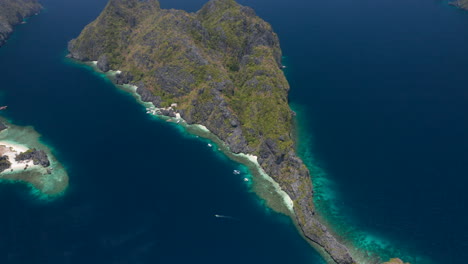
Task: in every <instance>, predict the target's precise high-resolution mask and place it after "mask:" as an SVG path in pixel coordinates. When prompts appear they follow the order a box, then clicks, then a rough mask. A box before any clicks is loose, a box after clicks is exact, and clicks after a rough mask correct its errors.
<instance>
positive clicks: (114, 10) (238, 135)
mask: <svg viewBox="0 0 468 264" xmlns="http://www.w3.org/2000/svg"><path fill="white" fill-rule="evenodd" d="M69 51H70V57H72V58H74V59H77V60H81V61H98V67H99V68H100V69H101V70H103V71H108V70H110V69H114V70H117V69H118V70H121V71H122V73H121V74H119V75H118V76H117V77H116V80H115V81H116V83H118V84H124V83H131V84H135V85H137V86H138V87H139V88H138V90H137V92H138V93H139V94H140V95H141V97H142V99H143V100H144V101H148V102H152V103H153V104H155V105H156V106H159V107H167V106H170V105H171V104H172V103H177V108H176V110H175V111H177V112H178V113H180V114H181V116H182V117H183V118H184V119H185V120H186V121H187V122H188V123H190V124H202V125H204V126H206V127H207V128H208V129H209V130H210V131H211V132H212V133H214V134H215V135H216V136H218V137H219V138H220V139H222V140H223V141H224V142H226V143H227V144H228V145H229V147H230V149H231V151H233V152H235V153H240V152H242V153H248V154H252V155H256V156H258V162H259V164H260V165H261V166H262V168H263V169H264V170H265V172H266V173H268V174H269V175H270V176H271V177H272V178H273V179H274V180H275V181H277V182H278V183H279V184H280V186H281V187H282V189H283V190H284V191H285V192H286V193H288V195H289V196H290V197H291V198H292V200H293V201H294V211H295V215H296V220H297V223H298V225H299V226H300V228H301V229H302V231H303V233H304V235H305V236H306V237H307V238H308V239H310V240H312V241H313V242H315V243H316V244H318V245H319V246H320V247H322V248H323V249H324V250H325V251H326V252H327V253H328V254H329V255H330V256H331V257H332V258H333V260H334V261H335V262H336V263H339V264H351V263H355V261H354V260H353V259H352V257H351V255H350V254H349V252H348V250H347V248H346V247H345V246H343V245H342V244H341V243H340V242H338V240H337V239H336V238H335V237H334V236H332V235H331V233H330V232H329V231H328V230H327V228H326V227H325V226H324V225H323V224H321V223H320V222H319V220H318V219H317V217H316V215H315V208H314V205H313V202H312V183H311V179H310V175H309V171H308V169H307V168H306V166H305V165H304V163H303V162H302V160H301V159H300V158H298V157H297V155H296V153H295V151H294V138H293V135H292V130H293V127H292V126H293V124H292V122H293V114H294V113H293V112H292V111H291V110H290V108H289V105H288V91H289V84H288V82H287V80H286V78H285V76H284V74H283V72H282V71H281V69H280V68H281V66H282V65H281V49H280V45H279V40H278V37H277V35H276V34H275V33H274V32H273V30H272V28H271V26H270V25H269V24H268V23H266V22H265V21H263V20H262V19H260V18H259V17H258V16H256V14H255V12H254V11H253V10H252V9H251V8H249V7H245V6H241V5H239V4H237V3H236V2H235V1H234V0H212V1H210V2H208V3H207V4H206V5H205V6H204V7H203V8H202V9H201V10H199V11H198V12H196V13H187V12H185V11H181V10H173V9H171V10H165V9H161V8H160V6H159V3H158V2H157V1H156V0H110V1H109V3H108V4H107V6H106V8H105V9H104V11H103V12H102V13H101V15H100V16H99V17H98V18H97V19H96V20H95V21H94V22H92V23H91V24H89V25H88V26H86V28H85V29H84V30H83V31H82V33H81V34H80V36H79V37H78V38H76V39H74V40H72V41H70V43H69ZM167 114H168V115H171V114H174V113H173V112H168V113H167Z"/></svg>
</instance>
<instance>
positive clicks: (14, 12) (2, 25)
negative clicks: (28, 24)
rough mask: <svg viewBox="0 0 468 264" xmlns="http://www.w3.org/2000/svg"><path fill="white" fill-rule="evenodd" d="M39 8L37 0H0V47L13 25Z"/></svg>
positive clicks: (36, 11)
mask: <svg viewBox="0 0 468 264" xmlns="http://www.w3.org/2000/svg"><path fill="white" fill-rule="evenodd" d="M40 10H41V5H40V4H39V3H38V1H37V0H0V47H1V46H2V45H3V44H5V42H6V40H7V39H8V37H9V36H10V34H11V33H12V32H13V26H15V25H17V24H19V23H21V22H22V21H23V19H25V18H26V17H29V16H31V15H33V14H35V13H38V12H39V11H40Z"/></svg>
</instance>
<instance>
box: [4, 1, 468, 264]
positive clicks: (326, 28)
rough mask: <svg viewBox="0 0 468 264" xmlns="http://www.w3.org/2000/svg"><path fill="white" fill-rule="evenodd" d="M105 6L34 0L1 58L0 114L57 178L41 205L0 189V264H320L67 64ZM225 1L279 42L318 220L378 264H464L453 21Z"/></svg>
mask: <svg viewBox="0 0 468 264" xmlns="http://www.w3.org/2000/svg"><path fill="white" fill-rule="evenodd" d="M105 2H106V1H104V0H98V1H91V0H89V1H72V0H67V1H56V0H45V1H44V5H45V6H46V7H47V10H46V11H45V12H44V13H43V14H41V15H40V16H37V17H33V18H31V19H30V21H29V22H28V24H26V25H21V26H20V27H18V30H17V32H16V34H15V35H14V36H13V38H12V39H11V40H10V41H9V43H8V44H7V45H6V46H5V47H3V48H1V49H0V72H1V74H2V75H1V76H2V85H1V95H2V97H1V98H0V99H1V102H2V104H8V105H9V110H8V111H7V112H6V115H7V117H8V118H9V119H11V120H13V122H15V123H17V124H19V125H32V126H33V127H34V128H35V130H37V131H38V132H39V133H40V134H42V135H43V138H42V140H43V141H44V142H45V143H46V144H47V145H49V146H50V147H51V148H52V149H53V151H54V153H55V154H56V156H57V157H58V158H59V159H60V161H61V162H62V163H63V164H64V165H65V166H66V168H67V169H68V171H69V176H70V178H71V183H70V188H69V190H68V192H67V194H66V195H65V196H64V197H62V198H60V199H58V200H56V201H55V202H53V203H46V204H45V203H43V202H36V200H35V198H34V197H33V196H30V195H29V190H28V189H27V187H25V186H23V185H9V184H8V185H0V188H1V192H0V193H1V199H2V205H1V207H0V210H2V214H3V215H4V216H5V217H2V218H1V219H0V223H1V225H0V234H1V236H0V245H1V246H2V247H1V253H2V254H0V257H1V258H2V261H4V262H5V263H83V262H92V263H98V262H100V263H154V262H158V263H186V262H189V261H190V262H203V263H215V262H216V263H219V261H220V260H222V261H223V262H224V263H266V262H269V263H321V262H322V260H321V258H320V257H319V256H318V255H317V254H316V253H315V252H314V251H313V250H312V249H311V248H310V247H309V246H308V245H307V243H305V242H304V241H303V240H302V238H301V237H300V236H299V235H298V234H297V232H296V230H295V229H294V227H293V226H292V224H291V223H290V221H289V220H288V219H287V218H286V217H284V216H282V215H279V214H276V213H274V212H272V211H270V210H265V208H264V205H263V203H262V202H261V201H260V200H259V199H258V197H257V196H256V195H255V194H253V193H251V192H250V191H251V189H250V187H249V186H248V185H246V184H245V183H244V182H243V181H242V179H241V178H239V177H235V176H234V175H232V170H233V169H236V168H239V165H238V164H236V163H233V162H231V161H229V160H228V159H226V158H224V157H223V156H222V155H220V154H219V153H217V152H216V151H213V149H212V148H208V147H207V146H206V144H207V142H205V141H202V140H200V139H197V138H195V137H192V136H188V135H187V136H183V135H186V134H184V132H183V131H180V129H179V128H177V127H175V126H172V125H170V124H167V123H165V122H157V121H155V120H154V118H151V117H149V116H148V115H146V114H145V109H144V107H142V106H141V105H139V104H138V103H137V102H136V101H135V100H134V98H133V97H132V96H130V95H128V94H127V93H125V92H123V91H120V90H118V89H116V88H115V87H114V86H113V85H112V84H111V83H110V82H109V81H107V80H106V79H104V78H102V76H100V75H99V74H96V73H93V72H92V71H90V70H89V69H86V68H83V67H77V66H76V65H71V64H69V63H67V61H66V60H65V59H64V58H63V56H64V54H65V49H66V44H67V41H68V40H70V39H71V38H73V37H75V36H76V35H77V34H78V33H79V31H80V30H81V29H82V27H83V26H84V25H86V24H87V23H89V22H90V21H92V20H93V19H94V18H95V17H96V16H97V15H98V14H99V12H100V10H101V9H102V8H103V6H104V4H105ZM203 2H204V1H201V0H200V1H190V2H187V1H183V0H174V1H171V2H170V3H169V2H168V1H162V5H163V6H166V7H175V8H185V9H188V10H196V9H197V8H198V7H199V6H201V5H202V4H203ZM241 3H243V4H247V5H250V6H253V7H254V8H255V9H256V10H257V13H258V14H259V15H261V16H262V17H264V18H265V19H266V20H268V21H269V22H271V23H272V25H273V27H274V28H275V30H276V31H277V32H278V34H279V36H280V39H281V41H282V47H283V51H284V55H285V63H286V64H287V65H288V69H287V71H286V72H287V75H288V80H289V81H290V83H291V87H292V90H291V96H290V101H291V102H292V103H293V107H294V109H295V110H296V111H297V112H298V123H299V132H300V136H299V139H300V141H299V142H300V144H299V154H300V155H301V156H302V157H303V158H304V160H305V162H306V163H307V164H308V166H309V168H310V169H311V171H312V172H313V177H314V182H315V183H316V184H315V186H314V188H315V191H316V194H317V195H316V197H315V200H316V202H317V205H318V208H319V210H320V211H321V212H322V214H323V216H324V218H326V219H327V220H328V221H329V222H330V223H332V224H333V226H334V228H335V230H336V231H337V233H339V234H340V235H342V236H343V237H344V238H346V239H347V240H348V241H349V243H351V244H354V245H356V246H358V247H362V248H371V249H372V250H371V251H370V252H371V253H372V254H374V255H376V256H379V257H383V258H386V257H389V256H392V257H403V258H404V259H405V260H406V261H411V262H412V263H413V264H414V263H429V262H428V260H426V259H423V257H426V256H427V257H429V258H430V259H431V261H434V262H435V263H464V262H463V261H464V259H466V256H465V254H466V252H468V251H467V250H466V249H468V244H467V242H466V241H468V233H467V232H465V231H464V229H463V226H464V223H465V222H467V221H468V219H467V215H466V214H465V213H464V211H465V210H464V209H465V208H466V202H467V201H468V199H467V196H466V194H465V193H466V192H464V186H465V183H466V182H465V180H464V179H465V177H464V175H466V173H467V172H468V171H467V168H466V162H467V157H468V155H467V152H466V150H467V149H468V148H467V147H468V146H467V145H466V142H468V141H467V140H466V135H467V132H468V128H467V127H466V126H467V124H468V122H466V116H467V112H468V110H467V108H466V105H467V104H466V98H468V97H467V93H466V89H465V87H466V85H465V84H466V83H467V81H468V80H467V78H468V76H467V75H466V72H467V68H468V67H467V65H466V61H468V60H467V57H468V51H466V50H465V49H464V47H465V46H466V45H465V43H467V41H468V35H467V34H465V33H466V30H467V28H468V14H467V13H466V12H461V11H459V10H456V9H453V8H451V7H449V6H447V5H446V3H442V2H438V1H437V2H434V1H433V2H427V1H422V0H411V1H402V0H399V1H378V2H375V1H359V2H355V1H348V0H339V1H332V2H330V1H328V2H327V1H325V2H324V1H304V0H293V1H292V2H291V1H289V2H284V1H271V0H270V1H266V0H251V1H247V0H244V1H241ZM64 22H67V23H64ZM64 24H66V26H64ZM465 76H467V77H465ZM214 214H223V215H229V216H233V217H235V218H236V219H241V221H238V222H230V221H224V220H225V219H223V221H218V220H220V219H216V218H215V217H213V216H214ZM38 245H40V246H39V247H38Z"/></svg>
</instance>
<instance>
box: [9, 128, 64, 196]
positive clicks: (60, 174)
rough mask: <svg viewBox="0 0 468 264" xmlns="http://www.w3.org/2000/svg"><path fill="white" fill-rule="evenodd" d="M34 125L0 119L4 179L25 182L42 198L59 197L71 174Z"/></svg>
mask: <svg viewBox="0 0 468 264" xmlns="http://www.w3.org/2000/svg"><path fill="white" fill-rule="evenodd" d="M39 137H40V135H39V134H38V133H37V132H36V131H35V130H34V129H33V128H32V127H21V126H16V125H13V124H11V123H9V122H7V121H6V120H3V119H2V120H0V181H10V182H22V183H27V184H29V185H30V186H32V187H33V191H34V192H35V193H37V194H38V195H39V196H41V197H47V198H48V197H51V196H56V195H58V194H61V193H63V192H64V190H65V189H66V188H67V186H68V175H67V173H66V171H65V169H64V168H63V167H62V166H61V164H60V163H59V162H58V161H57V160H56V159H55V157H54V156H53V155H52V153H51V151H50V150H49V148H47V147H46V146H45V145H43V144H42V143H40V142H39Z"/></svg>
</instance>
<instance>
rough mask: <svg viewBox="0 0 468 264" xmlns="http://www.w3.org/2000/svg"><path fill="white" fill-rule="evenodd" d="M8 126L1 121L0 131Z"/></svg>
mask: <svg viewBox="0 0 468 264" xmlns="http://www.w3.org/2000/svg"><path fill="white" fill-rule="evenodd" d="M7 128H8V127H7V126H6V125H5V124H4V123H3V122H0V131H3V130H5V129H7Z"/></svg>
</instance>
